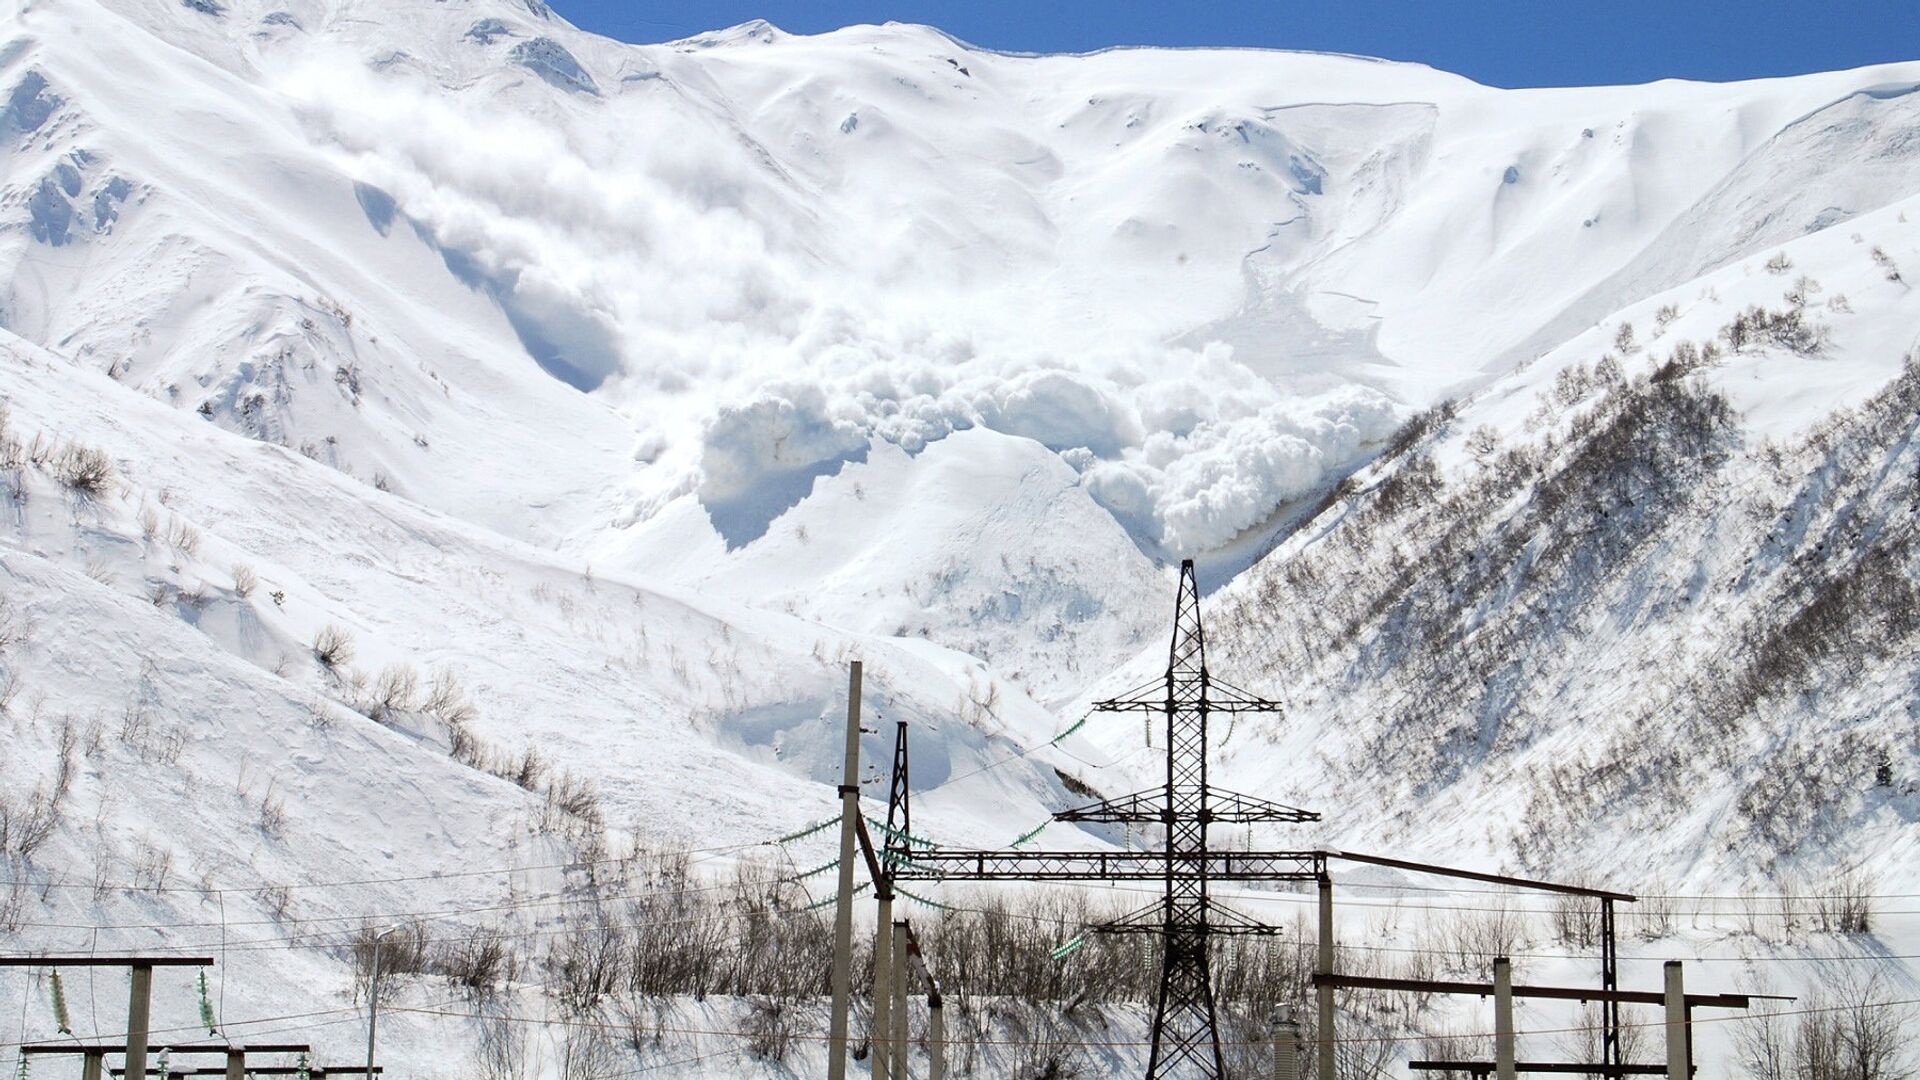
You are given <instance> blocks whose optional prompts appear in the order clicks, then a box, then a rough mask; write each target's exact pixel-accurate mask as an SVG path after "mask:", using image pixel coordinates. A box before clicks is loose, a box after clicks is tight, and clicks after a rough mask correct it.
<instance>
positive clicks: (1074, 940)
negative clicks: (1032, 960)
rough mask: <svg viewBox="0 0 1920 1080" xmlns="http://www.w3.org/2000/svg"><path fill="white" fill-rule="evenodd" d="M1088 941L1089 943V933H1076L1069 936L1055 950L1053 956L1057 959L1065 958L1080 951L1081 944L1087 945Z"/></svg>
mask: <svg viewBox="0 0 1920 1080" xmlns="http://www.w3.org/2000/svg"><path fill="white" fill-rule="evenodd" d="M1086 943H1087V935H1085V934H1075V935H1073V936H1072V937H1071V938H1068V939H1067V940H1066V942H1065V943H1064V944H1062V945H1061V946H1060V947H1059V948H1057V949H1055V950H1053V958H1054V959H1055V960H1065V959H1066V958H1067V957H1069V956H1072V955H1073V954H1074V953H1076V952H1079V951H1080V946H1082V945H1085V944H1086Z"/></svg>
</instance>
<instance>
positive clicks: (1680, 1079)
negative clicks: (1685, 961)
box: [1666, 960, 1692, 1080]
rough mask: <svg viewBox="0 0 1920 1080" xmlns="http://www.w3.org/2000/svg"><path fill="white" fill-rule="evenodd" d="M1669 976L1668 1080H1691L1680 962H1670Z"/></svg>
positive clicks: (1667, 988)
mask: <svg viewBox="0 0 1920 1080" xmlns="http://www.w3.org/2000/svg"><path fill="white" fill-rule="evenodd" d="M1666 974H1667V986H1666V990H1667V1080H1690V1078H1689V1077H1688V1075H1687V1074H1688V1073H1689V1072H1690V1071H1691V1070H1689V1069H1688V1067H1687V1064H1688V1061H1689V1060H1690V1059H1691V1057H1692V1055H1691V1054H1689V1053H1688V1052H1687V1050H1688V1047H1687V988H1686V983H1685V982H1684V981H1683V980H1682V979H1681V977H1680V961H1678V960H1669V961H1667V966H1666Z"/></svg>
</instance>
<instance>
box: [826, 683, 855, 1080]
mask: <svg viewBox="0 0 1920 1080" xmlns="http://www.w3.org/2000/svg"><path fill="white" fill-rule="evenodd" d="M859 821H860V661H858V660H855V661H854V662H853V670H852V671H851V672H850V673H849V674H848V676H847V753H846V762H845V764H844V767H843V768H842V769H841V770H840V893H839V897H838V899H836V900H835V902H834V907H833V1020H832V1021H831V1026H830V1027H829V1028H828V1031H827V1077H828V1080H846V1077H847V1028H848V1023H847V1012H848V1009H849V1008H850V1007H851V1005H852V1003H853V845H854V828H855V826H856V825H858V824H859Z"/></svg>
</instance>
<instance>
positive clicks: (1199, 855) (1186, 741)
mask: <svg viewBox="0 0 1920 1080" xmlns="http://www.w3.org/2000/svg"><path fill="white" fill-rule="evenodd" d="M1094 708H1095V709H1097V710H1100V711H1103V712H1139V713H1148V714H1152V713H1159V714H1162V715H1163V716H1164V718H1165V721H1164V722H1165V725H1166V732H1165V734H1166V758H1167V779H1166V783H1165V784H1163V785H1161V786H1160V787H1157V788H1153V789H1150V790H1147V791H1142V792H1137V793H1135V794H1132V795H1125V796H1122V797H1120V798H1117V799H1108V800H1105V801H1103V802H1099V803H1096V804H1094V805H1092V806H1086V807H1081V808H1080V809H1077V810H1069V811H1066V812H1065V813H1062V814H1058V815H1056V817H1057V819H1058V820H1061V821H1081V822H1112V823H1126V824H1130V825H1159V826H1160V827H1161V828H1162V829H1163V830H1164V831H1165V836H1166V843H1165V849H1164V851H1163V852H1161V854H1162V855H1163V856H1164V858H1165V864H1166V865H1165V883H1166V894H1165V896H1164V897H1163V898H1162V899H1161V900H1160V901H1159V902H1158V903H1156V904H1154V905H1153V906H1152V907H1149V908H1147V909H1145V910H1143V911H1140V912H1136V913H1134V914H1133V915H1129V916H1128V917H1126V918H1125V919H1121V920H1119V921H1117V922H1114V923H1109V924H1107V925H1105V926H1102V927H1100V928H1099V929H1100V930H1102V931H1104V932H1108V933H1127V932H1133V933H1151V934H1157V935H1159V937H1160V945H1161V950H1162V952H1161V968H1160V988H1159V994H1158V997H1157V999H1156V1002H1155V1007H1154V1014H1153V1050H1152V1053H1151V1056H1150V1057H1149V1059H1148V1065H1147V1077H1148V1080H1155V1078H1158V1077H1171V1076H1181V1075H1196V1074H1197V1075H1200V1076H1204V1077H1222V1076H1225V1075H1226V1072H1227V1067H1226V1061H1225V1059H1224V1057H1223V1056H1222V1054H1221V1051H1220V1036H1219V1032H1218V1029H1217V1027H1216V1018H1215V1011H1214V997H1213V977H1212V971H1211V967H1210V951H1211V950H1210V946H1211V940H1212V938H1213V937H1214V936H1215V935H1217V934H1250V933H1251V934H1271V933H1275V932H1276V930H1275V928H1273V927H1269V926H1266V925H1263V924H1260V923H1257V922H1254V921H1253V920H1251V919H1248V918H1247V917H1246V916H1244V915H1240V914H1237V913H1235V912H1232V911H1230V910H1228V909H1226V908H1223V907H1220V906H1218V905H1217V904H1215V902H1214V901H1213V899H1212V898H1211V897H1210V896H1209V895H1208V881H1209V870H1210V858H1209V855H1210V853H1209V850H1208V843H1209V838H1208V836H1207V829H1208V827H1209V826H1211V825H1215V824H1222V823H1226V824H1244V823H1250V822H1264V821H1274V822H1302V821H1318V820H1319V818H1320V815H1318V814H1314V813H1310V812H1308V811H1305V810H1296V809H1294V808H1293V807H1290V806H1282V805H1280V804H1278V803H1272V802H1268V801H1266V800H1264V799H1256V798H1253V797H1251V796H1247V795H1241V794H1237V793H1235V792H1230V791H1222V790H1219V789H1216V788H1214V787H1213V786H1212V785H1210V784H1209V783H1208V782H1207V734H1208V731H1207V727H1208V723H1209V720H1210V719H1211V717H1212V716H1213V715H1215V714H1217V713H1229V714H1231V713H1243V712H1279V711H1280V708H1281V707H1280V705H1279V703H1277V702H1273V701H1268V700H1267V699H1265V698H1260V697H1255V696H1253V695H1251V694H1248V693H1245V692H1243V691H1240V690H1237V689H1235V688H1233V687H1231V686H1228V685H1226V684H1224V683H1221V682H1219V681H1217V680H1215V679H1214V678H1213V677H1212V675H1211V674H1210V673H1209V672H1208V671H1207V637H1206V630H1205V627H1203V626H1202V625H1201V622H1200V588H1199V584H1198V582H1197V581H1196V580H1195V579H1194V573H1193V561H1192V560H1191V559H1189V560H1186V561H1184V562H1182V563H1181V564H1180V592H1179V596H1178V599H1177V600H1176V604H1175V609H1174V616H1173V642H1172V644H1171V646H1170V647H1169V648H1168V651H1167V673H1166V676H1165V677H1164V679H1160V680H1155V681H1154V682H1152V683H1149V684H1147V685H1146V686H1144V687H1142V688H1141V689H1139V690H1137V691H1135V692H1133V693H1131V694H1128V695H1126V696H1124V697H1118V698H1112V699H1109V700H1106V701H1101V702H1097V703H1096V704H1095V705H1094Z"/></svg>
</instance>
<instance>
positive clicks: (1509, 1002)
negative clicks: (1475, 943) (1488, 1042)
mask: <svg viewBox="0 0 1920 1080" xmlns="http://www.w3.org/2000/svg"><path fill="white" fill-rule="evenodd" d="M1516 1056H1517V1054H1516V1052H1515V1050H1514V1046H1513V961H1511V960H1509V959H1507V958H1506V957H1504V956H1497V957H1494V960H1493V1067H1494V1075H1495V1076H1497V1077H1499V1080H1518V1078H1519V1075H1520V1073H1519V1070H1518V1066H1517V1064H1516V1062H1515V1058H1516Z"/></svg>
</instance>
